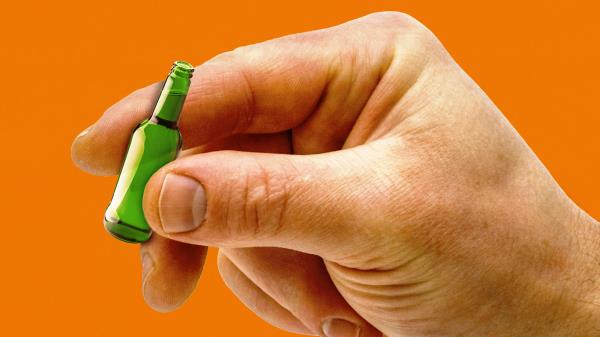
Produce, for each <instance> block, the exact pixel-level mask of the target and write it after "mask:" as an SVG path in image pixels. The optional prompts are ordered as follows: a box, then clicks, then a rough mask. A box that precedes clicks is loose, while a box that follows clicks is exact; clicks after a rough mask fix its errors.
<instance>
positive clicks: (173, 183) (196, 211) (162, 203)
mask: <svg viewBox="0 0 600 337" xmlns="http://www.w3.org/2000/svg"><path fill="white" fill-rule="evenodd" d="M205 212H206V196H205V195H204V188H202V185H200V183H199V182H198V181H196V180H195V179H192V178H189V177H185V176H180V175H177V174H175V173H169V174H167V176H166V177H165V180H164V181H163V185H162V189H161V191H160V197H159V199H158V213H159V216H160V222H161V224H162V228H163V230H164V231H165V233H181V232H188V231H191V230H193V229H195V228H197V227H198V226H200V224H201V223H202V221H203V220H204V214H205Z"/></svg>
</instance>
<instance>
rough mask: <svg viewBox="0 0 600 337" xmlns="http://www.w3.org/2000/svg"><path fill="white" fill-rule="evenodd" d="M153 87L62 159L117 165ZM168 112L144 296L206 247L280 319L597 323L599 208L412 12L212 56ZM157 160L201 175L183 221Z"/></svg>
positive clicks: (542, 327) (162, 288)
mask: <svg viewBox="0 0 600 337" xmlns="http://www.w3.org/2000/svg"><path fill="white" fill-rule="evenodd" d="M159 89H160V84H155V85H151V86H149V87H147V88H143V89H140V90H138V91H136V92H134V93H133V94H131V95H130V96H128V97H126V98H124V99H123V100H122V101H120V102H119V103H117V104H116V105H114V106H113V107H111V108H110V109H109V110H108V111H107V112H106V113H105V114H104V115H103V116H102V117H101V118H100V119H99V120H98V121H97V122H96V123H95V124H94V125H93V126H92V127H91V128H90V129H88V130H87V131H86V132H84V134H83V135H81V136H79V137H78V138H77V139H76V140H75V142H74V143H73V147H72V154H73V159H74V161H75V163H77V165H79V167H81V168H82V169H83V170H86V171H88V172H91V173H93V174H98V175H113V174H117V173H118V170H119V166H120V163H121V162H122V160H123V156H124V152H125V149H126V146H127V142H128V137H129V135H130V132H131V130H132V129H133V127H134V126H135V125H137V124H138V123H139V122H140V121H141V120H143V119H144V118H145V117H146V116H147V115H148V113H149V111H150V109H151V108H152V104H153V103H154V99H155V97H156V94H157V90H159ZM180 128H181V130H182V133H183V138H184V148H185V149H186V150H185V151H184V152H183V153H182V156H181V157H180V158H179V159H177V160H176V161H174V162H173V163H170V164H168V165H166V166H165V167H163V168H162V169H161V170H160V171H158V172H157V173H156V174H155V175H154V176H153V177H152V179H151V180H150V182H149V183H148V185H147V186H146V190H145V196H144V209H145V213H146V217H147V219H148V221H149V223H150V224H151V226H152V228H153V230H154V231H155V232H156V233H157V234H158V235H154V236H153V237H152V239H151V240H150V241H149V242H148V243H145V244H143V245H142V248H141V251H142V260H143V265H144V277H143V292H144V297H145V299H146V301H147V302H148V304H149V305H150V306H151V307H153V308H155V309H156V310H159V311H171V310H174V309H176V308H177V307H179V306H180V305H181V304H182V303H183V302H184V301H185V299H186V298H187V297H188V296H189V295H190V294H191V293H192V291H193V289H194V287H195V284H196V281H197V279H198V277H199V275H200V273H201V270H202V265H203V263H204V257H205V255H206V246H215V247H219V258H218V263H219V270H220V272H221V275H222V277H223V280H224V281H225V283H226V284H227V285H228V286H229V287H230V288H231V290H232V291H233V292H234V293H235V294H236V295H237V296H238V297H239V298H240V300H241V301H243V302H244V303H245V304H246V305H247V306H248V307H249V308H250V309H251V310H253V311H254V312H256V314H257V315H258V316H260V317H261V318H263V319H264V320H266V321H267V322H269V323H271V324H273V325H275V326H277V327H280V328H282V329H285V330H288V331H292V332H297V333H304V334H309V335H321V336H329V337H346V336H356V330H354V328H357V329H358V334H359V335H360V336H362V337H371V336H381V335H382V334H384V335H386V336H390V337H392V336H402V337H405V336H411V337H412V336H436V337H440V336H488V337H489V336H546V337H547V336H592V335H598V334H599V333H600V323H598V322H600V313H599V309H598V303H600V302H598V300H599V298H598V297H599V296H598V284H597V281H596V280H599V279H600V277H599V276H600V275H599V274H600V266H599V264H598V261H600V256H599V255H600V253H599V252H600V249H598V248H599V247H598V245H599V243H600V230H599V228H600V226H599V224H598V222H597V221H596V220H594V219H592V218H591V217H590V216H588V215H587V214H586V213H585V212H584V211H582V210H581V209H580V208H579V207H577V206H576V205H575V204H574V203H573V202H572V201H571V200H570V199H569V198H568V197H567V195H566V194H565V193H564V192H563V191H562V190H561V188H560V187H559V186H558V184H557V183H556V182H555V181H554V179H553V178H552V176H551V175H550V174H549V172H548V171H547V170H546V168H545V167H544V166H543V165H542V163H541V162H540V161H539V160H538V158H537V157H536V156H535V154H534V153H533V152H532V151H531V150H530V149H529V147H528V146H527V144H526V143H525V142H524V141H523V140H522V139H521V137H520V136H519V135H518V133H517V132H516V131H515V130H514V129H513V128H512V126H511V125H510V123H509V122H508V121H507V120H506V119H505V117H504V116H503V115H502V113H501V112H500V111H499V110H498V109H497V108H496V106H494V104H493V103H492V102H491V101H490V99H489V98H488V97H487V96H486V95H485V93H484V92H483V91H482V90H481V89H480V88H479V87H478V86H477V85H476V84H475V83H474V82H473V80H472V79H470V78H469V77H468V76H467V75H466V74H465V73H464V72H463V71H462V69H461V68H460V67H459V66H458V65H457V64H456V63H455V62H454V60H453V59H452V58H451V57H450V55H449V54H448V53H447V52H446V50H445V49H444V47H443V46H442V44H441V43H440V42H439V41H438V40H437V38H436V37H435V36H434V35H433V34H432V33H431V32H430V31H429V30H428V29H427V28H425V27H424V26H423V25H422V24H420V23H419V22H417V21H416V20H415V19H413V18H411V17H409V16H407V15H405V14H402V13H390V12H386V13H376V14H372V15H368V16H366V17H363V18H359V19H357V20H353V21H350V22H347V23H344V24H342V25H340V26H336V27H332V28H328V29H324V30H318V31H313V32H308V33H302V34H297V35H291V36H286V37H283V38H279V39H275V40H271V41H267V42H264V43H259V44H256V45H252V46H246V47H241V48H238V49H236V50H234V51H231V52H227V53H224V54H221V55H219V56H217V57H215V58H213V59H211V60H209V61H208V62H206V63H204V64H202V65H200V66H198V67H197V68H196V71H195V73H194V78H193V81H192V87H191V90H190V94H189V96H188V99H187V101H186V106H185V108H184V113H183V116H182V119H181V121H180ZM292 154H294V155H292ZM169 173H176V174H179V175H183V176H186V177H188V178H191V179H193V180H194V181H197V182H199V183H200V184H201V186H203V188H204V190H205V197H206V214H205V215H204V217H203V220H201V221H200V222H199V223H198V224H197V225H199V226H198V227H197V228H196V229H192V230H189V231H186V232H181V233H170V232H168V231H166V230H165V229H164V228H166V227H163V226H164V225H165V224H163V223H161V217H160V212H161V211H164V210H161V209H159V208H160V207H162V206H161V204H160V203H159V199H160V194H161V189H162V188H164V186H163V182H164V179H165V177H166V175H167V174H169ZM184 201H185V200H184ZM191 202H192V201H191V200H187V201H185V202H182V205H189V204H190V203H191ZM182 207H188V206H182ZM331 319H337V320H334V321H331ZM332 322H333V323H332Z"/></svg>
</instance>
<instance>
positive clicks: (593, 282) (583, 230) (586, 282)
mask: <svg viewBox="0 0 600 337" xmlns="http://www.w3.org/2000/svg"><path fill="white" fill-rule="evenodd" d="M574 208H576V210H575V211H574V213H575V216H574V217H573V218H574V221H573V227H574V228H575V237H574V240H573V243H572V247H573V253H574V256H575V258H574V261H576V262H575V263H574V266H573V268H571V269H572V274H573V278H572V280H571V281H572V282H570V283H571V289H570V291H569V293H571V294H572V298H571V299H570V301H569V298H567V304H568V303H571V305H572V307H571V316H570V319H569V320H568V323H567V325H569V326H571V329H572V330H570V333H569V335H570V336H582V337H583V336H596V335H598V334H600V223H599V222H598V221H597V220H595V219H594V218H592V217H591V216H589V215H588V214H587V213H585V212H584V211H583V210H581V209H579V208H577V207H574Z"/></svg>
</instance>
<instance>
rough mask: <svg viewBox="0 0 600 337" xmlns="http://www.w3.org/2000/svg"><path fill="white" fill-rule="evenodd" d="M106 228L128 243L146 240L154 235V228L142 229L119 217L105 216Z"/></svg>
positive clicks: (111, 233) (114, 235)
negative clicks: (110, 217)
mask: <svg viewBox="0 0 600 337" xmlns="http://www.w3.org/2000/svg"><path fill="white" fill-rule="evenodd" d="M104 228H105V229H106V231H107V232H108V233H109V234H110V235H112V236H113V237H115V238H117V239H119V240H121V241H124V242H127V243H142V242H146V241H148V240H149V239H150V237H151V236H152V230H150V229H149V230H142V229H139V228H137V227H134V226H132V225H129V224H127V223H124V222H123V221H121V220H118V219H115V220H113V219H108V218H106V217H105V218H104Z"/></svg>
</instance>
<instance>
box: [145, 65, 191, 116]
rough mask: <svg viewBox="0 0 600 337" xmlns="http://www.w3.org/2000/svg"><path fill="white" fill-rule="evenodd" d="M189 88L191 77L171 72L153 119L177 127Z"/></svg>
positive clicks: (157, 103) (155, 108) (153, 113)
mask: <svg viewBox="0 0 600 337" xmlns="http://www.w3.org/2000/svg"><path fill="white" fill-rule="evenodd" d="M189 87H190V79H189V77H185V76H181V75H178V73H177V72H175V71H174V70H171V73H170V74H169V76H168V77H167V79H166V80H165V84H164V86H163V88H162V90H161V92H160V96H159V97H158V101H157V102H156V106H155V107H154V111H153V112H152V119H156V120H158V121H162V122H166V123H168V124H172V125H177V121H178V120H179V115H181V110H182V108H183V103H184V102H185V98H186V96H187V93H188V90H189Z"/></svg>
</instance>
